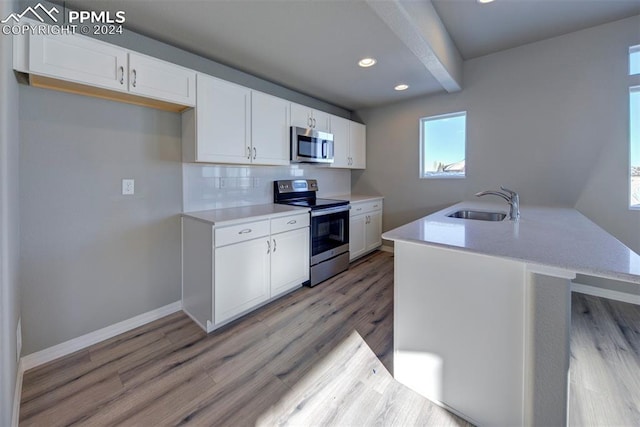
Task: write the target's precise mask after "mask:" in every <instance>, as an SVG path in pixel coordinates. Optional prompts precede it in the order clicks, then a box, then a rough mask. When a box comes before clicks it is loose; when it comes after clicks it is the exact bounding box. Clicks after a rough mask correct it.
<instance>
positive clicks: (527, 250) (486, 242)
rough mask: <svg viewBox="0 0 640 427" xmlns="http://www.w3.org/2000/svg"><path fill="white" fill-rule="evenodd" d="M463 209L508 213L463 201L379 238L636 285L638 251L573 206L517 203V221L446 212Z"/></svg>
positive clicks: (490, 205) (503, 207)
mask: <svg viewBox="0 0 640 427" xmlns="http://www.w3.org/2000/svg"><path fill="white" fill-rule="evenodd" d="M462 209H471V210H483V211H491V212H503V213H505V214H506V213H508V206H507V205H506V204H496V203H484V202H461V203H458V204H456V205H453V206H450V207H448V208H446V209H442V210H441V211H438V212H435V213H433V214H431V215H429V216H426V217H424V218H421V219H419V220H416V221H413V222H411V223H409V224H406V225H403V226H401V227H398V228H396V229H394V230H390V231H387V232H386V233H384V234H383V235H382V238H383V239H387V240H393V241H405V242H414V243H422V244H426V245H431V246H442V247H448V248H453V249H460V250H463V251H469V252H475V253H482V254H486V255H492V256H497V257H502V258H510V259H515V260H518V261H524V262H527V263H530V264H537V265H542V266H545V267H553V268H558V269H561V270H566V271H569V272H573V273H581V274H585V275H590V276H597V277H603V278H607V279H615V280H622V281H626V282H632V283H638V284H640V255H638V254H637V253H635V252H634V251H632V250H631V249H629V248H628V247H627V246H625V245H624V244H623V243H621V242H620V241H619V240H617V239H616V238H615V237H613V236H612V235H610V234H609V233H607V232H606V231H604V230H603V229H602V228H600V227H599V226H597V225H596V224H594V223H593V222H591V221H590V220H589V219H587V218H586V217H585V216H584V215H582V214H581V213H580V212H578V211H577V210H575V209H567V208H548V207H528V206H521V207H520V213H521V217H520V220H519V221H517V222H514V221H509V220H508V219H505V220H504V221H500V222H490V221H479V220H465V219H458V218H449V217H447V215H449V214H451V213H453V212H456V211H458V210H462Z"/></svg>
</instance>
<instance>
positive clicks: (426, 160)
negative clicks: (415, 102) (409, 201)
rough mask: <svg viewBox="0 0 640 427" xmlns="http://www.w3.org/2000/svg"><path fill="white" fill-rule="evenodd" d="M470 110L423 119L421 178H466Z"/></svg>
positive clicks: (421, 128)
mask: <svg viewBox="0 0 640 427" xmlns="http://www.w3.org/2000/svg"><path fill="white" fill-rule="evenodd" d="M466 121H467V112H466V111H461V112H458V113H451V114H442V115H439V116H431V117H424V118H422V119H420V178H464V177H465V169H466V165H465V152H466V133H467V131H466Z"/></svg>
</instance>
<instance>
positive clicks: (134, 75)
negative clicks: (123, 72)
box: [131, 68, 138, 87]
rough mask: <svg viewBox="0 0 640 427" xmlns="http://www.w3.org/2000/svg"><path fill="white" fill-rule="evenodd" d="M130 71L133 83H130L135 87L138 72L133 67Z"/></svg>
mask: <svg viewBox="0 0 640 427" xmlns="http://www.w3.org/2000/svg"><path fill="white" fill-rule="evenodd" d="M131 72H132V73H133V83H132V84H131V85H132V86H133V87H136V84H137V83H138V73H137V72H136V69H135V68H134V69H133V70H131Z"/></svg>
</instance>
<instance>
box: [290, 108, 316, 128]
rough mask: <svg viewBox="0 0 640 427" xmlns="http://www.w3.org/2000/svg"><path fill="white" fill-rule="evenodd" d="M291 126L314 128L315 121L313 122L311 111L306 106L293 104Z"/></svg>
mask: <svg viewBox="0 0 640 427" xmlns="http://www.w3.org/2000/svg"><path fill="white" fill-rule="evenodd" d="M290 122H291V126H298V127H301V128H311V127H313V121H312V120H311V109H310V108H309V107H305V106H304V105H300V104H295V103H291V121H290Z"/></svg>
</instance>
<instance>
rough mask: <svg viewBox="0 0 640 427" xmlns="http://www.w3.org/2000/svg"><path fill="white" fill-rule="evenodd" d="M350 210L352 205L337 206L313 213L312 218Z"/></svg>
mask: <svg viewBox="0 0 640 427" xmlns="http://www.w3.org/2000/svg"><path fill="white" fill-rule="evenodd" d="M349 209H351V206H350V205H345V206H337V207H335V208H327V209H318V210H316V211H311V217H312V218H313V217H315V216H323V215H331V214H334V213H339V212H348V211H349Z"/></svg>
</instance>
